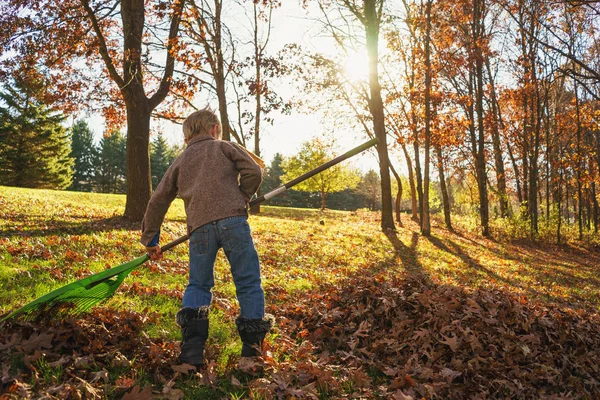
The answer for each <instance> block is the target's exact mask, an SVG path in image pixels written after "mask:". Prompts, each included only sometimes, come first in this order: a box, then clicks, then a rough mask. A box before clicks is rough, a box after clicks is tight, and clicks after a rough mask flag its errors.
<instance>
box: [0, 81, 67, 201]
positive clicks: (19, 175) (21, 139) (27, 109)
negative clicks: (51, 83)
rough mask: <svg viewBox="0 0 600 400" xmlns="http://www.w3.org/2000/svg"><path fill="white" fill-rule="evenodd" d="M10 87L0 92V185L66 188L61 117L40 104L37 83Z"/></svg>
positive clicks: (65, 133)
mask: <svg viewBox="0 0 600 400" xmlns="http://www.w3.org/2000/svg"><path fill="white" fill-rule="evenodd" d="M12 83H13V84H12V85H5V86H4V90H3V91H2V92H0V100H1V102H0V104H2V103H3V104H4V105H2V106H0V184H1V185H9V186H21V187H31V188H51V189H64V188H66V187H68V186H69V185H70V184H71V179H72V176H73V159H72V158H71V157H70V156H69V153H70V142H69V137H68V133H67V130H66V129H65V128H64V127H63V126H62V122H63V121H64V117H63V116H62V115H61V114H60V113H58V112H56V111H55V110H53V109H52V108H51V107H49V106H47V105H45V104H44V103H43V102H42V101H41V100H40V98H41V97H42V95H41V90H42V89H41V88H40V86H39V82H31V81H30V82H25V81H13V82H12Z"/></svg>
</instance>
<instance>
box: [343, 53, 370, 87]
mask: <svg viewBox="0 0 600 400" xmlns="http://www.w3.org/2000/svg"><path fill="white" fill-rule="evenodd" d="M343 67H344V68H343V71H342V73H343V74H344V76H345V77H346V78H348V80H350V81H364V80H367V79H368V78H369V61H368V57H367V54H366V53H364V52H360V53H353V54H350V55H348V57H346V60H345V61H344V64H343Z"/></svg>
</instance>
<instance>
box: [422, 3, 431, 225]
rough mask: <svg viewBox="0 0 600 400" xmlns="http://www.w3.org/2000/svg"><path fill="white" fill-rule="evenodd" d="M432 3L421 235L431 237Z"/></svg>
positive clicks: (428, 9) (427, 16)
mask: <svg viewBox="0 0 600 400" xmlns="http://www.w3.org/2000/svg"><path fill="white" fill-rule="evenodd" d="M431 1H432V0H427V3H426V6H425V7H426V8H425V20H426V21H425V22H426V24H427V25H426V28H425V160H424V161H425V165H424V169H425V175H424V176H423V215H422V218H421V233H422V234H423V235H424V236H430V235H431V221H430V219H429V218H430V215H429V162H430V160H429V152H430V147H431V48H430V41H431V37H430V36H431Z"/></svg>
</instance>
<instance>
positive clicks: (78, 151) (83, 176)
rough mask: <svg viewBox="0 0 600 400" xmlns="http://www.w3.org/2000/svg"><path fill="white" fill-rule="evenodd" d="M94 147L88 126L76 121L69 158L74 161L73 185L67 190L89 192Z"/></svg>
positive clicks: (92, 171) (90, 188) (92, 175)
mask: <svg viewBox="0 0 600 400" xmlns="http://www.w3.org/2000/svg"><path fill="white" fill-rule="evenodd" d="M95 153H96V147H95V146H94V137H93V134H92V131H91V130H90V128H89V126H88V124H87V123H86V122H85V121H83V120H81V121H77V122H76V123H75V125H74V126H73V129H72V131H71V157H72V158H73V159H74V160H75V165H74V168H73V184H71V187H70V188H69V189H71V190H79V191H87V192H89V191H91V190H92V183H93V182H92V181H93V178H94V157H95Z"/></svg>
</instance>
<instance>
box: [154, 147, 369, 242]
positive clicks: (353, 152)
mask: <svg viewBox="0 0 600 400" xmlns="http://www.w3.org/2000/svg"><path fill="white" fill-rule="evenodd" d="M377 142H378V140H377V139H376V138H375V139H371V140H369V141H368V142H366V143H363V144H361V145H360V146H357V147H355V148H353V149H352V150H350V151H348V152H346V153H344V154H342V155H340V156H338V157H336V158H334V159H333V160H331V161H328V162H326V163H325V164H323V165H320V166H318V167H317V168H315V169H313V170H311V171H308V172H307V173H305V174H303V175H300V176H299V177H297V178H296V179H293V180H291V181H289V182H288V183H286V184H284V185H281V186H279V187H278V188H277V189H273V190H271V191H270V192H269V193H266V194H264V195H262V196H259V197H257V198H256V199H254V200H252V201H251V202H250V203H249V206H250V207H252V206H255V205H257V204H260V203H262V202H263V201H265V200H269V199H271V198H273V197H275V196H278V195H280V194H281V193H283V192H285V191H286V190H287V189H289V188H291V187H293V186H296V185H297V184H299V183H300V182H303V181H305V180H307V179H309V178H312V177H313V176H315V175H316V174H318V173H319V172H322V171H324V170H326V169H328V168H331V167H333V166H334V165H336V164H339V163H341V162H342V161H344V160H346V159H347V158H350V157H352V156H355V155H357V154H358V153H362V152H363V151H365V150H366V149H368V148H370V147H373V146H375V145H376V144H377ZM188 239H189V236H188V235H184V236H182V237H180V238H178V239H175V240H173V241H172V242H170V243H167V244H165V245H164V246H161V248H160V250H161V251H162V252H164V251H167V250H171V249H172V248H173V247H175V246H177V245H178V244H181V243H183V242H185V241H186V240H188Z"/></svg>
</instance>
